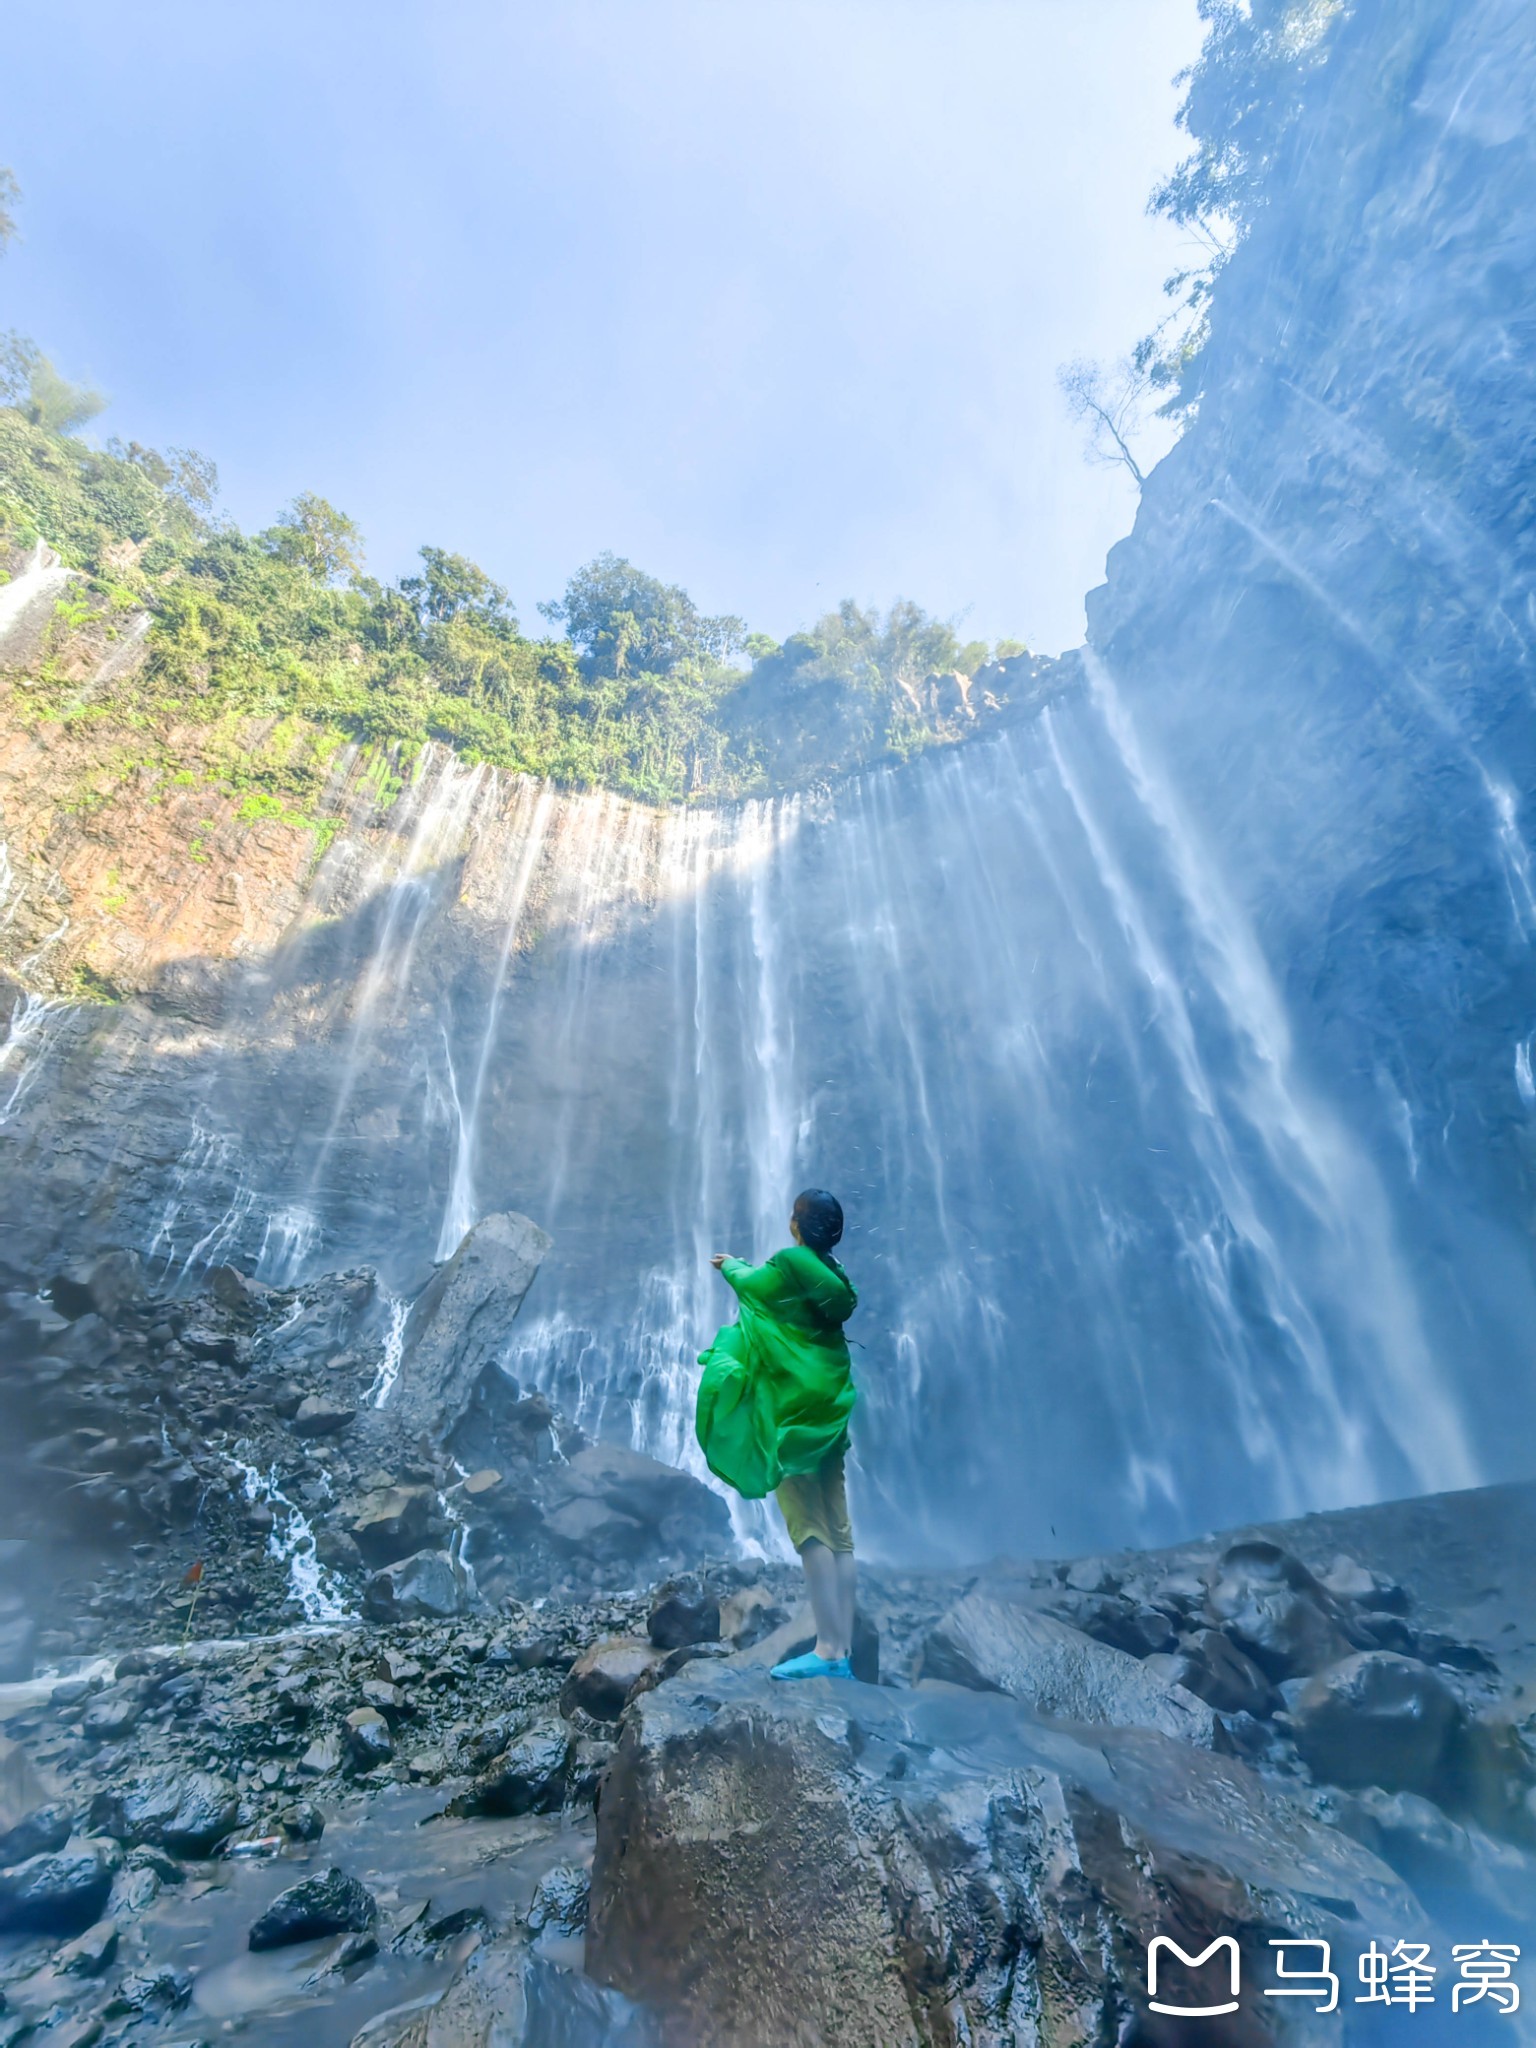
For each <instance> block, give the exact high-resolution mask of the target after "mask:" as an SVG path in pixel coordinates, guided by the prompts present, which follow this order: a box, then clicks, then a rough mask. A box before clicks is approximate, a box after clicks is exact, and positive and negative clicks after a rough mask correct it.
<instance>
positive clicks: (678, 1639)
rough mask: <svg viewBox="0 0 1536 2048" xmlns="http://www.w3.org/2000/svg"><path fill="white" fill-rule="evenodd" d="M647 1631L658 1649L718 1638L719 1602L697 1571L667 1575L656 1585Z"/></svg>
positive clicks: (676, 1648) (714, 1640) (674, 1648)
mask: <svg viewBox="0 0 1536 2048" xmlns="http://www.w3.org/2000/svg"><path fill="white" fill-rule="evenodd" d="M646 1631H647V1633H648V1634H649V1636H650V1639H651V1641H652V1642H653V1643H654V1644H655V1645H656V1647H657V1649H658V1650H678V1649H681V1648H682V1647H683V1645H684V1644H685V1643H712V1642H717V1641H718V1640H719V1636H720V1602H719V1600H718V1599H717V1598H716V1597H715V1595H714V1594H713V1593H712V1592H711V1591H710V1590H709V1588H708V1587H707V1586H706V1585H705V1584H704V1582H703V1581H702V1579H700V1578H699V1577H698V1575H697V1574H696V1573H694V1572H688V1573H685V1574H684V1575H683V1576H682V1577H681V1578H676V1579H668V1580H667V1582H666V1584H665V1585H663V1586H658V1587H657V1589H656V1593H655V1596H654V1598H653V1599H652V1601H651V1611H650V1615H649V1617H648V1618H647V1622H646Z"/></svg>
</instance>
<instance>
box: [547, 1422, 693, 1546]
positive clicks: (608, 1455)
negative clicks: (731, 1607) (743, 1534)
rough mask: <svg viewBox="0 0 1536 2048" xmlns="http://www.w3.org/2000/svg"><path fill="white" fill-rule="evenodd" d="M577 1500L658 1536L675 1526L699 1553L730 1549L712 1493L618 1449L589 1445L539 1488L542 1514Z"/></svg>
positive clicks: (688, 1477)
mask: <svg viewBox="0 0 1536 2048" xmlns="http://www.w3.org/2000/svg"><path fill="white" fill-rule="evenodd" d="M579 1499H588V1500H598V1501H602V1502H603V1503H604V1504H605V1505H606V1506H607V1507H609V1508H612V1509H613V1510H614V1511H615V1512H616V1513H618V1514H621V1515H630V1516H632V1517H633V1518H634V1520H635V1521H637V1522H640V1523H642V1524H643V1525H644V1526H645V1527H646V1528H647V1529H652V1530H655V1531H657V1532H658V1533H659V1532H660V1530H661V1528H662V1525H663V1523H669V1524H673V1526H674V1527H676V1526H678V1525H679V1524H681V1525H682V1526H685V1527H686V1528H687V1530H688V1531H689V1532H690V1535H691V1540H692V1541H693V1542H694V1543H695V1545H696V1547H697V1548H699V1549H708V1548H711V1547H713V1548H715V1549H722V1550H723V1549H725V1548H727V1547H728V1546H729V1544H730V1540H731V1516H730V1510H729V1509H728V1508H727V1507H726V1504H725V1502H724V1501H723V1500H722V1499H721V1497H720V1495H719V1494H718V1493H715V1492H714V1491H713V1490H712V1489H711V1488H710V1487H708V1486H706V1485H705V1484H704V1483H703V1481H702V1480H699V1479H695V1478H694V1476H693V1474H692V1473H691V1472H683V1471H680V1470H679V1469H678V1467H677V1466H675V1465H663V1464H662V1463H661V1461H660V1460H659V1459H657V1458H648V1457H647V1456H646V1455H645V1453H644V1452H643V1451H632V1450H629V1449H627V1448H626V1447H625V1446H624V1445H622V1444H589V1445H588V1446H587V1448H586V1449H585V1450H580V1451H578V1452H577V1453H576V1454H575V1456H574V1457H573V1458H571V1459H570V1460H569V1461H568V1462H567V1463H566V1464H564V1465H560V1466H557V1467H556V1468H555V1470H554V1471H553V1472H551V1473H550V1475H549V1477H548V1479H547V1480H546V1481H545V1484H544V1500H545V1505H546V1509H547V1510H549V1509H553V1510H559V1509H560V1508H561V1507H563V1506H564V1505H565V1503H566V1502H567V1501H573V1500H579ZM674 1518H677V1520H676V1521H674Z"/></svg>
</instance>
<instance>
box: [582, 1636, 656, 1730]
mask: <svg viewBox="0 0 1536 2048" xmlns="http://www.w3.org/2000/svg"><path fill="white" fill-rule="evenodd" d="M661 1657H662V1652H661V1651H660V1650H658V1649H657V1648H656V1646H655V1645H654V1644H653V1643H648V1642H645V1641H643V1640H642V1639H641V1638H640V1637H639V1636H604V1637H603V1638H602V1639H601V1640H600V1641H599V1642H595V1643H594V1644H593V1645H592V1647H591V1648H590V1649H589V1650H584V1651H583V1652H582V1654H581V1655H580V1656H579V1657H578V1658H577V1659H576V1662H575V1663H574V1664H573V1665H572V1666H571V1668H570V1670H569V1672H568V1673H567V1674H566V1680H565V1684H564V1685H563V1686H562V1687H561V1688H560V1708H561V1712H562V1713H567V1714H569V1713H570V1712H572V1711H573V1709H575V1708H577V1707H579V1708H580V1709H581V1710H582V1712H583V1713H585V1714H590V1715H591V1716H592V1718H593V1720H594V1721H617V1719H618V1718H619V1716H620V1714H622V1713H623V1711H624V1702H625V1701H626V1700H627V1699H628V1698H629V1695H630V1691H631V1689H632V1688H633V1686H634V1684H635V1681H636V1680H637V1679H638V1678H639V1677H640V1676H641V1674H642V1673H644V1672H646V1671H649V1670H650V1669H651V1667H652V1665H654V1664H658V1663H660V1661H661Z"/></svg>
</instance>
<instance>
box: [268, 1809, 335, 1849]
mask: <svg viewBox="0 0 1536 2048" xmlns="http://www.w3.org/2000/svg"><path fill="white" fill-rule="evenodd" d="M277 1824H278V1826H279V1827H280V1828H281V1829H282V1831H283V1833H284V1834H285V1835H286V1836H287V1837H288V1839H289V1841H290V1842H318V1841H319V1839H320V1837H321V1836H322V1835H323V1834H324V1833H325V1815H324V1814H323V1813H322V1812H321V1811H320V1809H319V1807H318V1806H316V1805H315V1804H314V1802H313V1801H312V1800H309V1799H300V1800H297V1801H295V1803H294V1804H293V1805H292V1806H289V1807H285V1808H284V1809H283V1811H282V1812H281V1813H280V1814H279V1815H278V1816H277Z"/></svg>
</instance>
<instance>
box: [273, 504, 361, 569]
mask: <svg viewBox="0 0 1536 2048" xmlns="http://www.w3.org/2000/svg"><path fill="white" fill-rule="evenodd" d="M262 541H263V543H264V545H265V546H266V549H267V552H268V553H269V554H273V555H276V556H277V557H278V559H279V561H283V562H291V563H292V564H293V565H294V567H295V568H299V569H306V570H308V572H309V574H310V575H311V576H313V577H315V578H316V579H317V580H318V581H319V582H321V583H338V582H340V580H341V579H342V577H344V576H347V577H352V576H355V575H356V574H357V573H358V571H359V570H360V569H361V568H362V566H363V544H362V543H363V537H362V535H361V533H360V532H359V531H358V528H357V526H356V524H355V523H354V521H352V520H350V519H349V518H348V517H347V515H346V513H345V512H338V511H337V510H336V507H335V506H334V505H331V504H328V503H327V502H326V500H325V499H324V498H321V497H317V496H316V495H315V493H314V492H313V491H301V492H300V493H299V495H298V496H297V497H296V498H295V499H294V501H293V503H292V504H291V505H290V506H289V507H288V509H287V511H286V512H284V513H283V515H282V517H281V518H280V519H279V520H278V522H277V524H276V525H275V526H269V527H268V528H267V531H266V532H265V533H264V534H263V535H262Z"/></svg>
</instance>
